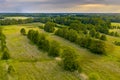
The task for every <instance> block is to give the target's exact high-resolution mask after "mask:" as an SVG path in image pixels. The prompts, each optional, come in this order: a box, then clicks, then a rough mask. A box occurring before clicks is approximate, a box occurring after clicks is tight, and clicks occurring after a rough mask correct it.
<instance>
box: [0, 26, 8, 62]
mask: <svg viewBox="0 0 120 80" xmlns="http://www.w3.org/2000/svg"><path fill="white" fill-rule="evenodd" d="M0 41H1V52H2V57H1V59H2V60H8V59H10V54H9V51H8V48H7V46H6V37H5V35H4V34H3V32H2V28H0Z"/></svg>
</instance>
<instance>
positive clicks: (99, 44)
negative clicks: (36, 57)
mask: <svg viewBox="0 0 120 80" xmlns="http://www.w3.org/2000/svg"><path fill="white" fill-rule="evenodd" d="M55 34H56V35H58V36H60V37H63V38H65V39H67V40H69V41H71V42H74V43H76V44H78V45H80V46H81V47H85V48H87V49H89V50H90V51H91V52H93V53H96V54H106V49H105V43H104V41H101V40H97V39H93V38H91V37H90V36H88V35H79V34H78V33H77V31H76V30H73V29H68V28H63V29H58V30H57V31H56V32H55ZM102 39H105V36H104V35H102Z"/></svg>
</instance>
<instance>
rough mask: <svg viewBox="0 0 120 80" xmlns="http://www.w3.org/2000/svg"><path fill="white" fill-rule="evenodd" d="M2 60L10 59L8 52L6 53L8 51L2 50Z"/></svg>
mask: <svg viewBox="0 0 120 80" xmlns="http://www.w3.org/2000/svg"><path fill="white" fill-rule="evenodd" d="M1 59H2V60H8V59H10V54H9V52H8V50H7V49H6V50H4V52H3V55H2V58H1Z"/></svg>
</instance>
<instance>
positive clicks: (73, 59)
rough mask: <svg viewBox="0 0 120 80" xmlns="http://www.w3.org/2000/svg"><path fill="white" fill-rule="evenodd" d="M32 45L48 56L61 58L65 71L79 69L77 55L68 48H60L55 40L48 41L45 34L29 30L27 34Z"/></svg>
mask: <svg viewBox="0 0 120 80" xmlns="http://www.w3.org/2000/svg"><path fill="white" fill-rule="evenodd" d="M27 37H28V39H30V40H31V41H32V42H33V43H34V44H36V45H37V46H38V48H39V49H42V50H43V51H46V52H48V56H51V57H61V58H62V62H61V64H62V65H61V66H62V67H63V68H64V69H65V70H67V71H75V70H78V69H81V68H80V66H79V62H78V61H77V59H78V58H77V53H76V52H75V50H74V49H72V48H70V47H64V48H63V47H61V45H60V43H59V42H57V41H55V40H50V39H49V38H48V37H47V35H46V34H43V33H39V32H38V31H35V30H29V31H28V34H27Z"/></svg>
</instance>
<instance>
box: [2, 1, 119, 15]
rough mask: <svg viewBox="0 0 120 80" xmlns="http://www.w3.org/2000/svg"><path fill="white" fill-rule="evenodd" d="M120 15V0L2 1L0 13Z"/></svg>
mask: <svg viewBox="0 0 120 80" xmlns="http://www.w3.org/2000/svg"><path fill="white" fill-rule="evenodd" d="M3 12H12V13H14V12H16V13H56V12H58V13H59V12H73V13H76V12H79V13H80V12H87V13H95V12H97V13H98V12H100V13H111V12H112V13H120V0H0V13H3Z"/></svg>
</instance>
